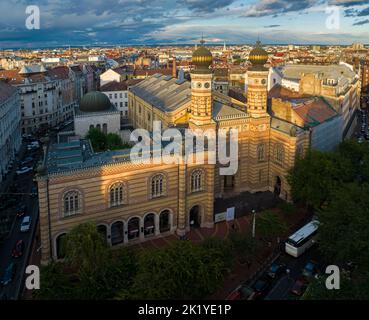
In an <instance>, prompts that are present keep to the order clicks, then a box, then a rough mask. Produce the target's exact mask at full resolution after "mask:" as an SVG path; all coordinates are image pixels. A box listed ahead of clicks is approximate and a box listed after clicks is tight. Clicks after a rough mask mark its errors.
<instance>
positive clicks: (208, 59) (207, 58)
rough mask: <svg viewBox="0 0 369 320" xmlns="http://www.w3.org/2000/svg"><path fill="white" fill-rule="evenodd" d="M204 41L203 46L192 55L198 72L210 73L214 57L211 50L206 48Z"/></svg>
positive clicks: (202, 41)
mask: <svg viewBox="0 0 369 320" xmlns="http://www.w3.org/2000/svg"><path fill="white" fill-rule="evenodd" d="M204 43H205V41H204V40H201V46H199V47H198V48H197V49H196V50H195V51H194V52H193V54H192V63H193V64H194V65H195V67H196V71H203V72H204V71H208V72H210V70H209V67H210V66H211V64H212V63H213V55H212V54H211V52H210V51H209V49H207V48H205V47H204Z"/></svg>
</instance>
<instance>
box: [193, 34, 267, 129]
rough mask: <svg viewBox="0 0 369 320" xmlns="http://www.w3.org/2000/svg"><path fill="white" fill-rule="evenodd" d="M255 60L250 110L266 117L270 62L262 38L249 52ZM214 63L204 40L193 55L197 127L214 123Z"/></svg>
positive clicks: (253, 62) (249, 81) (252, 72)
mask: <svg viewBox="0 0 369 320" xmlns="http://www.w3.org/2000/svg"><path fill="white" fill-rule="evenodd" d="M249 60H250V62H251V63H252V66H251V68H250V69H249V70H248V71H247V75H248V90H247V110H244V111H245V112H247V113H248V114H249V115H250V116H251V117H254V118H259V117H264V116H267V96H268V89H267V84H268V69H266V68H265V67H264V65H265V63H266V62H267V61H268V54H267V52H266V51H265V50H264V49H263V48H262V47H261V43H260V41H258V42H257V43H256V46H255V48H254V49H253V50H252V51H251V52H250V55H249ZM212 62H213V56H212V54H211V52H210V51H209V50H208V49H207V48H205V46H204V41H203V40H202V41H201V46H199V47H198V49H196V50H195V51H194V53H193V55H192V63H193V64H194V66H195V68H194V70H193V71H192V73H191V87H192V89H191V94H192V99H191V122H192V123H194V124H195V125H196V126H208V125H210V124H211V123H212V104H213V97H212V80H213V73H212V71H211V69H210V66H211V64H212Z"/></svg>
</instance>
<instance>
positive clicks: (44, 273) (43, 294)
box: [35, 262, 74, 300]
mask: <svg viewBox="0 0 369 320" xmlns="http://www.w3.org/2000/svg"><path fill="white" fill-rule="evenodd" d="M64 268H65V265H64V264H62V263H60V262H52V263H50V264H48V265H47V266H43V267H41V271H40V290H36V291H35V298H36V299H53V300H65V299H71V298H73V296H74V288H73V286H72V285H71V283H70V279H69V277H68V275H67V274H66V273H65V272H64Z"/></svg>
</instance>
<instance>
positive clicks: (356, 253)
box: [318, 183, 369, 267]
mask: <svg viewBox="0 0 369 320" xmlns="http://www.w3.org/2000/svg"><path fill="white" fill-rule="evenodd" d="M368 194H369V185H368V184H363V185H359V184H358V183H350V184H345V185H342V186H341V187H340V188H339V189H338V190H336V191H335V192H334V193H333V196H332V201H331V202H330V203H329V205H328V206H327V207H326V208H324V209H323V210H320V211H319V212H318V218H319V221H320V225H319V234H320V246H319V247H320V249H321V250H322V252H323V253H324V255H325V256H326V257H327V258H328V259H331V260H332V259H334V261H335V262H339V263H346V262H348V261H353V262H356V263H357V264H358V265H359V266H363V267H364V266H368V265H369V231H368V230H369V197H368Z"/></svg>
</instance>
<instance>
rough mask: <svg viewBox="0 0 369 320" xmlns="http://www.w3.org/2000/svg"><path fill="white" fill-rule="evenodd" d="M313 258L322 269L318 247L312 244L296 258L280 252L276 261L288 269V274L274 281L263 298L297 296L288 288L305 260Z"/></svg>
mask: <svg viewBox="0 0 369 320" xmlns="http://www.w3.org/2000/svg"><path fill="white" fill-rule="evenodd" d="M310 260H313V261H315V262H318V265H319V269H320V270H324V269H323V267H324V265H323V263H322V258H321V256H320V254H319V251H318V247H317V246H313V247H311V248H310V249H309V250H308V251H307V252H305V253H304V254H303V255H302V256H300V257H298V258H294V257H291V256H289V255H287V254H285V253H284V254H282V255H281V256H280V257H279V258H278V260H277V261H276V263H283V264H285V265H286V266H287V268H288V269H289V270H290V274H289V275H283V276H282V277H281V278H279V279H278V280H277V281H276V282H275V283H274V286H273V287H272V289H271V290H270V291H269V293H268V294H267V295H266V297H265V300H291V299H296V298H297V297H295V296H293V295H291V294H290V290H291V289H292V286H293V285H294V283H295V281H296V280H297V279H298V278H300V277H301V275H302V270H303V268H304V266H305V265H306V263H307V262H309V261H310Z"/></svg>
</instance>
